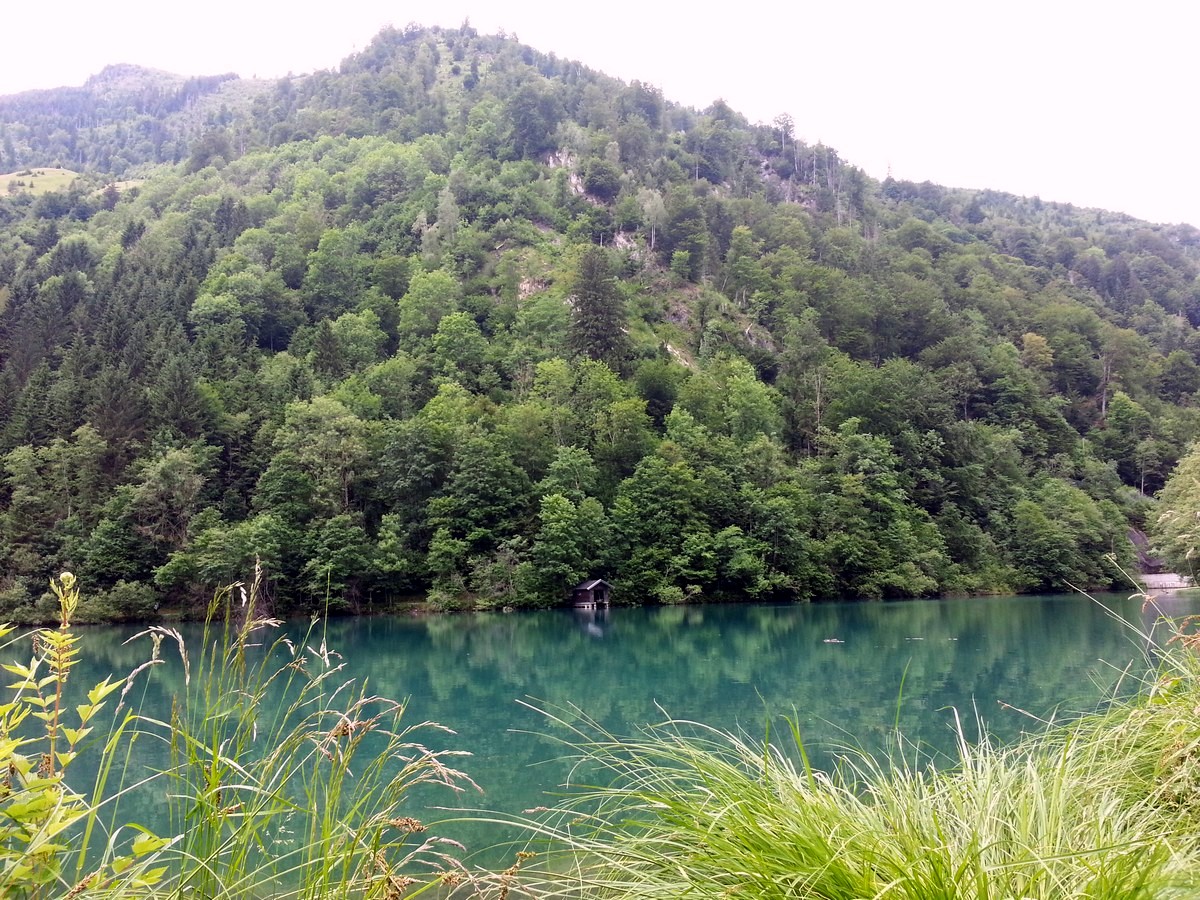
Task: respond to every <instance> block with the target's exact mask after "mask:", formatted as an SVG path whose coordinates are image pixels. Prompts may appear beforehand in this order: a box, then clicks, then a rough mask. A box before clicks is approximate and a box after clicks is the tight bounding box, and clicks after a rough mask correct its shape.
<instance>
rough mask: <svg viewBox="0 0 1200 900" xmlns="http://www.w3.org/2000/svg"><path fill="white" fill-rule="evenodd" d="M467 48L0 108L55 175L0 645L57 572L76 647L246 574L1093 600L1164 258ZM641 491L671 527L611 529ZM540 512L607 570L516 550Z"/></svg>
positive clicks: (0, 352)
mask: <svg viewBox="0 0 1200 900" xmlns="http://www.w3.org/2000/svg"><path fill="white" fill-rule="evenodd" d="M468 32H469V30H468ZM468 32H460V31H459V30H445V29H440V28H430V29H419V28H416V27H413V28H409V29H405V30H403V31H397V30H385V31H384V32H383V33H381V34H380V35H379V37H378V38H377V39H376V40H375V41H374V42H372V44H371V45H370V46H369V47H367V48H366V49H364V50H363V51H362V52H361V53H357V54H355V55H353V56H351V57H350V58H349V59H348V60H347V61H346V64H345V65H344V66H343V67H342V68H341V69H340V70H339V71H337V72H327V73H321V74H318V75H314V76H306V77H302V78H294V79H285V80H283V81H280V82H278V83H275V84H257V83H255V84H250V83H247V82H242V81H240V80H239V81H234V80H233V79H232V78H231V77H225V76H222V77H221V78H218V79H214V80H204V79H200V80H195V81H194V82H187V83H184V82H181V81H179V80H177V79H173V78H172V77H171V76H164V75H161V73H158V74H156V73H147V72H141V71H133V70H131V71H128V72H125V73H124V74H123V75H122V76H121V77H120V78H115V76H114V79H115V80H110V79H108V78H105V77H101V78H100V79H99V80H97V81H95V82H89V84H88V86H85V87H84V88H81V89H76V90H75V91H74V92H68V94H63V95H58V94H55V97H56V98H58V99H59V100H62V99H63V98H66V101H67V102H68V105H69V106H70V108H71V109H73V110H75V111H76V114H73V115H72V116H71V117H69V120H68V119H67V118H64V115H63V113H62V110H61V109H60V108H58V107H56V106H55V102H57V101H54V98H51V97H49V96H41V95H19V96H17V97H15V98H0V131H2V132H3V135H4V136H5V138H6V140H7V142H8V144H9V145H11V146H6V147H5V148H4V155H5V157H6V158H8V157H12V158H13V159H14V160H19V163H14V164H15V165H26V166H41V165H45V166H49V164H50V163H52V162H53V161H54V159H55V158H57V157H60V156H61V157H62V158H64V159H67V158H69V159H72V160H78V161H79V165H80V166H81V167H82V169H83V170H82V171H81V172H80V173H79V175H78V178H77V179H76V181H75V182H74V183H73V184H72V185H71V186H60V187H59V188H56V189H55V190H47V191H41V192H39V194H38V196H37V197H36V199H31V197H30V196H29V195H24V194H22V195H19V196H12V197H7V196H6V197H0V452H2V454H3V466H4V468H3V472H2V473H0V475H2V478H3V483H2V484H0V573H2V574H0V598H3V599H2V600H0V603H3V605H4V606H5V608H6V609H7V610H8V611H9V613H10V614H11V615H12V616H13V617H14V618H18V617H19V618H21V619H23V620H28V619H38V618H43V617H46V616H48V615H49V614H50V604H49V600H47V599H44V598H42V591H41V590H40V588H39V587H38V585H40V584H41V583H43V582H44V580H45V579H46V578H47V577H49V575H50V574H51V573H53V572H55V571H58V570H60V569H62V568H66V567H76V568H80V570H81V571H87V572H88V573H89V575H88V579H89V588H91V587H95V588H96V591H95V592H94V593H93V594H92V599H91V600H89V601H88V602H89V605H90V612H88V613H87V614H88V615H90V616H93V617H102V616H108V615H111V616H135V615H141V614H142V613H143V612H149V611H152V610H153V607H154V603H153V602H152V598H156V597H157V596H158V595H157V593H156V591H157V590H166V589H170V591H172V593H173V596H174V597H176V598H178V603H173V604H171V605H172V606H177V607H179V608H182V609H184V610H185V611H187V612H189V613H190V614H197V613H199V612H200V610H201V609H202V607H203V600H204V598H205V597H206V596H207V595H208V593H209V591H211V589H212V588H213V587H215V586H216V585H219V584H222V583H228V582H229V581H231V580H234V579H237V578H241V577H245V573H246V572H247V571H249V568H250V567H252V564H253V559H254V553H255V551H256V550H257V551H259V552H260V555H261V559H262V564H263V566H264V568H265V571H266V576H265V577H266V579H267V583H268V584H269V586H270V589H271V591H272V592H273V596H274V598H275V601H276V602H277V603H278V608H279V609H280V610H281V611H300V610H304V609H311V608H313V607H314V606H319V605H323V604H324V603H325V602H326V600H328V601H329V602H330V603H331V604H332V605H333V606H334V607H335V608H348V609H363V610H368V609H371V608H377V607H380V606H384V605H386V604H387V603H388V602H390V600H391V599H392V598H394V597H395V596H397V595H398V594H401V593H405V594H407V593H421V592H422V591H428V590H431V589H435V588H436V590H437V591H438V592H439V593H438V596H439V597H440V598H442V600H444V601H445V602H446V603H447V604H449V605H466V606H470V605H473V604H478V603H485V604H488V605H503V604H505V603H506V602H511V603H516V604H519V603H541V602H545V598H547V597H551V596H556V595H557V594H558V592H559V591H560V590H561V582H562V580H563V579H566V578H567V577H568V573H570V572H577V571H579V569H580V568H581V567H583V568H589V567H598V568H602V569H603V570H604V572H605V573H606V574H608V575H611V576H612V578H613V579H614V582H615V583H616V585H617V596H618V597H620V598H624V599H625V600H628V601H629V602H640V601H644V600H648V599H651V600H652V599H654V598H656V597H657V598H662V599H669V600H680V599H687V598H689V597H702V596H722V597H729V598H732V597H739V596H770V597H773V598H778V599H807V598H828V597H856V598H873V597H891V596H911V595H914V594H922V595H923V594H933V593H945V592H948V591H954V592H957V591H966V592H970V593H975V592H986V591H989V590H1007V589H1011V588H1013V587H1023V588H1028V589H1035V588H1037V589H1057V588H1061V587H1063V586H1064V585H1065V583H1066V582H1067V581H1070V582H1071V583H1075V584H1078V583H1081V582H1084V583H1091V584H1097V585H1099V584H1104V583H1107V582H1108V581H1109V580H1110V579H1111V571H1110V570H1109V569H1107V568H1106V564H1105V563H1103V561H1102V560H1103V556H1104V555H1105V554H1108V553H1116V554H1117V555H1118V556H1120V555H1122V554H1123V553H1124V552H1126V544H1125V543H1124V541H1123V540H1122V538H1121V534H1122V532H1123V529H1124V526H1127V525H1131V524H1132V525H1137V524H1139V523H1140V521H1141V519H1142V518H1143V517H1144V516H1145V511H1144V508H1143V506H1142V504H1144V502H1145V500H1144V499H1138V498H1137V497H1136V492H1141V493H1142V494H1151V493H1153V492H1154V491H1155V490H1157V489H1158V488H1159V487H1160V486H1162V484H1163V483H1164V482H1165V480H1166V479H1167V477H1168V474H1169V473H1170V471H1171V469H1172V467H1173V466H1174V465H1175V463H1176V460H1178V459H1179V457H1180V456H1181V455H1182V454H1183V453H1184V451H1185V448H1186V447H1187V446H1188V445H1189V444H1190V443H1191V442H1192V441H1194V440H1195V439H1196V438H1197V437H1198V436H1200V413H1198V412H1197V409H1196V404H1195V401H1196V393H1197V389H1198V388H1200V376H1198V374H1197V373H1198V372H1200V363H1198V362H1197V360H1198V359H1200V338H1197V336H1196V331H1195V326H1196V325H1197V324H1200V292H1198V291H1197V289H1196V278H1197V274H1198V273H1200V240H1197V238H1196V235H1195V233H1194V232H1193V231H1192V230H1191V229H1189V228H1187V227H1185V226H1173V227H1167V226H1153V225H1149V224H1147V223H1142V222H1137V221H1134V220H1132V219H1129V218H1127V217H1120V216H1111V215H1100V214H1098V213H1096V212H1095V211H1082V210H1077V209H1074V208H1072V207H1069V206H1065V205H1060V204H1047V203H1042V202H1041V201H1034V200H1025V199H1022V198H1017V197H1011V196H1008V195H1003V194H999V193H996V192H990V191H982V192H979V191H961V190H952V189H947V188H942V187H939V186H937V185H934V184H930V183H926V184H921V185H917V184H911V183H908V182H897V181H895V180H892V179H889V180H887V181H886V182H884V183H883V184H877V183H875V182H874V181H872V180H871V179H870V178H867V177H866V176H865V175H863V174H862V173H861V172H860V171H858V170H857V169H855V168H853V167H852V166H850V165H848V164H847V163H846V162H844V161H843V160H841V159H840V158H839V156H838V154H837V153H836V151H835V150H834V149H833V148H829V147H825V146H823V145H818V146H809V145H806V144H805V143H804V142H803V141H800V140H798V139H797V138H796V136H795V128H794V126H793V125H792V124H789V122H787V121H786V120H784V119H780V120H779V121H777V122H776V123H773V124H771V125H761V126H758V125H750V124H749V123H748V122H747V121H746V120H745V119H744V118H743V117H741V116H740V115H738V114H737V113H736V112H735V111H734V110H732V109H730V108H729V107H728V106H727V105H726V104H724V103H715V104H713V106H712V107H710V108H709V109H707V110H704V111H702V112H697V111H695V110H687V109H684V108H682V107H680V106H678V105H676V104H673V103H671V102H669V101H668V100H667V99H666V98H664V97H662V96H661V94H660V93H659V92H657V91H656V90H655V89H653V88H650V87H647V86H646V85H642V84H638V83H634V84H632V85H624V84H621V83H619V82H617V81H615V80H613V79H609V78H606V77H605V76H603V75H601V74H599V73H596V72H592V71H589V70H587V69H586V68H584V67H583V66H580V65H579V64H577V63H569V62H566V61H563V60H560V59H558V58H556V57H553V56H546V55H543V54H540V53H537V52H535V51H533V50H532V49H530V48H527V47H522V46H521V45H519V44H518V43H517V42H516V41H515V40H512V39H509V38H505V37H495V36H481V35H478V34H476V33H474V32H469V33H468ZM455 68H457V71H455ZM110 74H112V73H110ZM226 82H232V83H230V84H227V85H226V87H225V89H223V90H221V93H220V104H222V105H215V104H214V105H212V106H209V105H206V104H208V103H210V102H211V101H213V100H215V99H216V97H215V94H214V92H216V91H217V90H218V89H219V88H221V85H223V84H225V83H226ZM133 84H140V85H142V87H143V88H144V89H138V90H134V91H133V93H131V90H132V89H131V88H130V85H133ZM148 98H149V99H148ZM52 101H53V102H52ZM134 110H142V112H139V113H138V114H137V115H136V116H134V114H133V111H134ZM131 116H133V118H131ZM64 135H70V136H71V139H70V146H67V144H66V143H65V142H64V140H65V139H64V137H63V136H64ZM147 135H151V137H147ZM134 168H138V170H139V179H140V181H139V183H138V184H136V185H133V184H128V186H124V187H116V186H114V187H113V189H112V190H107V188H106V186H111V185H112V182H114V181H116V180H117V177H116V176H118V175H121V174H123V173H127V172H128V171H130V170H131V169H134ZM142 176H144V177H142ZM684 413H686V416H685V415H683V414H684ZM850 422H854V423H856V424H854V425H853V427H852V429H851V430H850V431H847V430H845V429H846V428H847V423H850ZM851 432H853V433H851ZM485 444H486V445H487V448H488V449H487V450H486V452H485V449H484V445H485ZM567 451H570V452H575V453H576V454H586V457H587V458H588V459H589V460H590V465H592V466H594V475H593V474H592V473H591V472H589V473H587V475H586V477H585V478H582V480H580V479H574V480H572V478H571V477H570V475H569V473H568V472H567V471H566V469H565V468H564V467H565V466H567V464H568V462H569V461H570V460H572V459H573V460H574V463H579V460H580V459H581V457H580V456H575V457H571V456H570V454H569V453H567ZM655 459H657V460H661V462H662V464H663V465H665V466H666V467H667V468H668V469H669V470H670V471H671V472H673V473H674V474H673V476H672V477H671V478H667V481H668V482H670V483H668V484H665V485H664V488H665V489H666V490H667V494H666V495H665V496H666V498H668V499H669V498H672V497H674V500H673V501H672V503H670V504H668V505H669V506H672V507H674V508H672V509H669V510H665V511H664V515H666V516H667V519H668V521H671V522H674V523H675V525H676V527H675V529H674V531H672V532H671V533H669V534H666V533H664V534H659V533H656V531H655V529H654V528H653V527H652V526H651V525H650V524H649V523H644V522H641V521H640V519H641V517H642V514H641V513H639V512H638V511H637V510H636V509H634V508H632V506H631V505H630V504H632V503H633V498H641V497H642V495H643V493H644V487H643V486H642V485H641V484H640V483H639V482H640V480H642V479H643V478H651V479H652V480H653V478H659V477H665V476H663V475H662V473H655V472H653V471H652V470H653V467H654V466H655V465H658V463H654V464H651V463H649V462H647V461H648V460H655ZM477 463H478V464H479V465H480V466H481V469H480V472H479V473H478V474H477V475H472V474H470V473H469V472H468V468H469V466H471V465H475V464H477ZM580 465H582V464H580ZM643 467H645V468H643ZM576 468H577V470H578V471H577V472H576V474H579V473H580V472H581V471H582V470H581V469H579V466H576ZM652 476H653V477H652ZM472 480H474V481H476V482H477V483H475V484H473V485H472V484H471V483H470V482H471V481H472ZM539 482H544V483H545V489H544V490H543V489H541V488H539V489H537V490H533V489H531V488H530V485H532V484H536V483H539ZM583 482H586V486H581V485H582V484H583ZM693 487H694V489H693ZM1071 489H1077V491H1079V492H1081V493H1076V492H1075V491H1073V490H1071ZM1129 489H1136V491H1131V490H1129ZM676 493H679V496H676ZM555 494H560V495H561V496H562V497H564V498H565V499H566V500H568V501H569V502H570V503H571V504H573V505H574V509H575V513H573V514H572V515H579V514H580V512H579V511H580V510H581V509H582V504H584V503H587V504H588V512H587V516H588V517H589V521H594V522H597V523H603V522H606V521H608V522H618V521H619V522H621V523H622V524H624V525H628V526H630V527H631V528H632V529H633V532H632V533H633V534H636V535H638V536H639V537H637V538H636V539H633V540H628V541H627V540H625V539H624V538H623V537H621V535H620V529H617V530H616V531H615V532H612V534H615V535H616V537H615V538H614V539H613V540H611V541H610V542H609V543H610V546H608V547H607V548H603V549H604V552H598V553H593V552H592V550H590V549H581V548H580V547H575V548H574V549H573V548H571V547H570V546H567V544H569V543H570V542H565V543H564V541H565V538H564V535H565V534H566V533H567V532H568V531H569V528H568V527H567V526H565V525H562V523H563V522H566V521H567V520H568V519H569V518H570V516H568V515H567V511H566V510H565V508H563V509H560V508H558V507H555V509H554V510H553V512H554V515H552V516H551V520H552V522H557V523H559V524H558V525H556V526H555V528H552V529H551V530H550V531H548V532H547V533H546V534H545V535H543V537H542V538H541V539H539V538H538V535H539V533H540V531H539V529H541V527H542V526H543V525H544V524H545V523H543V522H542V521H541V520H540V518H539V509H540V507H539V503H540V501H541V498H542V497H543V496H551V495H555ZM622 498H625V499H624V500H622ZM663 499H664V498H657V499H656V498H652V497H650V498H647V500H646V502H647V503H649V504H650V508H655V507H654V504H656V503H661V502H662V501H663ZM638 502H641V501H640V499H639V500H638ZM592 503H594V504H596V505H597V506H598V509H597V508H595V507H593V506H592ZM581 527H582V526H581ZM600 532H603V528H600V529H599V531H598V532H597V533H600ZM255 542H258V546H256V545H255ZM352 544H356V545H355V546H352ZM1031 547H1037V548H1040V549H1039V550H1038V552H1036V553H1035V552H1032V551H1031V550H1030V548H1031ZM553 548H557V549H553ZM1043 551H1044V552H1045V554H1046V555H1045V556H1044V557H1042V556H1040V555H1039V554H1040V553H1041V552H1043ZM322 573H324V574H322ZM151 584H154V585H155V586H156V587H155V588H154V589H150V588H149V585H151ZM506 592H507V593H506ZM504 598H507V600H505V599H504Z"/></svg>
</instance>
